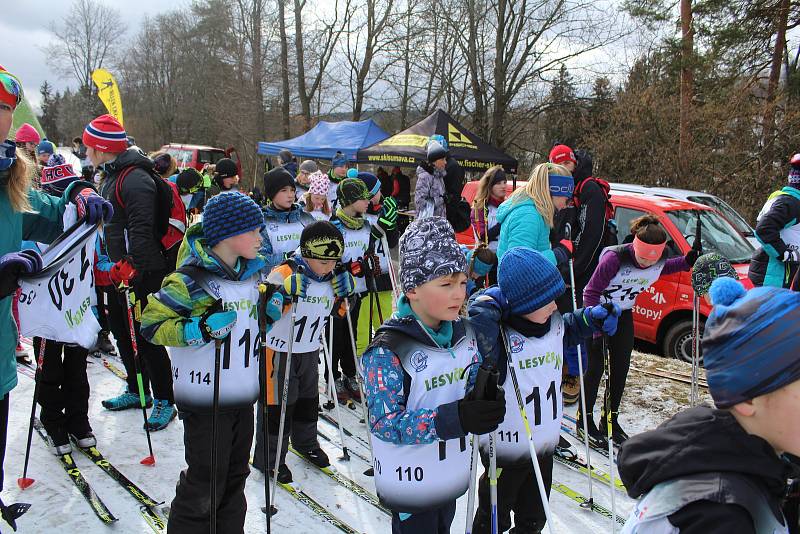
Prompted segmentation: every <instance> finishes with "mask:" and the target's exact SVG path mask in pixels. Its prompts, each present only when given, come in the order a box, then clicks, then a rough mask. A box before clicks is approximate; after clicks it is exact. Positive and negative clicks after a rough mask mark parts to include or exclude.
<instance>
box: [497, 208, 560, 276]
mask: <svg viewBox="0 0 800 534" xmlns="http://www.w3.org/2000/svg"><path fill="white" fill-rule="evenodd" d="M497 222H498V224H500V237H499V243H498V245H497V259H498V260H499V259H501V258H502V257H503V255H504V254H505V253H506V252H507V251H508V250H509V249H511V248H514V247H525V248H530V249H533V250H537V251H539V252H541V253H542V255H543V256H544V257H545V258H547V259H548V260H550V261H551V262H552V263H553V265H557V264H558V263H559V262H558V261H557V259H556V254H555V252H553V250H551V249H550V228H549V227H548V226H547V223H546V222H544V218H542V216H541V215H540V214H539V210H537V209H536V206H535V205H534V203H533V200H532V199H531V198H530V197H528V196H526V195H519V194H517V195H514V196H512V197H510V198H508V199H507V200H506V201H505V202H503V203H502V204H500V207H499V208H497Z"/></svg>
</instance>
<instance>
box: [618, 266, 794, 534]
mask: <svg viewBox="0 0 800 534" xmlns="http://www.w3.org/2000/svg"><path fill="white" fill-rule="evenodd" d="M709 293H710V296H711V301H712V303H713V305H714V308H713V309H712V310H711V315H709V318H708V320H707V321H706V325H705V332H704V334H703V341H702V347H703V361H704V364H705V368H706V376H707V378H708V390H709V393H710V394H711V397H712V398H713V399H714V404H715V405H716V408H712V407H708V406H697V407H694V408H690V409H688V410H684V411H683V412H680V413H679V414H677V415H675V416H674V417H672V418H671V419H669V420H668V421H666V422H665V423H663V424H662V425H661V426H659V427H658V428H657V429H655V430H651V431H649V432H644V433H642V434H639V435H637V436H634V437H632V438H630V439H629V440H628V441H626V442H625V443H624V444H623V445H622V447H621V449H620V452H619V455H618V456H617V461H618V466H619V473H620V477H621V478H622V481H623V482H624V483H625V487H626V488H627V489H628V494H629V495H630V496H631V497H634V498H639V497H641V498H640V500H639V502H638V503H637V504H636V506H635V507H634V509H633V511H632V512H631V515H630V517H629V518H628V521H627V523H626V524H625V528H624V530H623V532H626V533H635V532H681V534H687V533H688V534H697V533H702V534H716V533H718V534H730V533H732V532H736V533H737V534H740V533H741V534H756V533H766V532H769V533H777V532H781V533H784V532H796V531H797V528H798V524H797V503H796V501H795V502H794V504H793V508H794V509H793V510H791V514H789V513H787V514H786V515H784V514H783V513H782V512H781V506H782V504H783V502H784V496H785V495H786V489H787V480H788V479H789V478H797V477H798V470H797V466H796V465H793V464H792V463H790V462H789V461H788V460H787V457H788V455H795V456H797V455H800V409H798V406H800V359H799V358H798V357H797V338H798V333H799V332H798V326H797V325H798V324H800V294H799V293H796V292H793V291H789V290H786V289H781V288H774V287H758V288H755V289H752V290H750V291H747V292H746V291H745V289H744V287H742V285H741V284H740V283H739V282H738V281H737V280H734V279H733V278H728V277H722V278H719V279H717V280H715V281H714V282H713V283H712V284H711V289H710V292H709ZM784 510H786V508H784ZM791 516H793V517H792V519H791V522H789V521H788V520H787V519H788V518H789V517H791Z"/></svg>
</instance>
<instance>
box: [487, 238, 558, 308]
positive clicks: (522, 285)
mask: <svg viewBox="0 0 800 534" xmlns="http://www.w3.org/2000/svg"><path fill="white" fill-rule="evenodd" d="M497 285H499V286H500V290H501V291H502V292H503V295H504V296H505V297H506V299H508V304H509V305H510V306H511V313H512V314H514V315H525V314H528V313H531V312H533V311H536V310H538V309H539V308H541V307H542V306H544V305H545V304H548V303H549V302H552V301H554V300H555V299H557V298H558V297H560V296H561V294H562V293H564V291H565V290H566V286H565V285H564V280H563V279H562V278H561V273H559V272H558V269H556V266H555V265H553V264H552V263H550V261H548V260H547V258H545V257H544V256H543V255H542V254H540V253H539V252H536V251H535V250H532V249H529V248H524V247H514V248H512V249H510V250H509V251H508V252H506V253H505V255H504V256H503V257H502V258H501V259H500V266H499V267H498V268H497Z"/></svg>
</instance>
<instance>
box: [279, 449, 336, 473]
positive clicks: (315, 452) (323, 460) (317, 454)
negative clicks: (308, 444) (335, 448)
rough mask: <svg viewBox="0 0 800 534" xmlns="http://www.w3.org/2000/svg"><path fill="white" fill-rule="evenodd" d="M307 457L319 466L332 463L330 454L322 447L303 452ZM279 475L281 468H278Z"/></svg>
mask: <svg viewBox="0 0 800 534" xmlns="http://www.w3.org/2000/svg"><path fill="white" fill-rule="evenodd" d="M300 454H302V455H303V456H304V457H305V458H307V459H308V460H309V461H310V462H311V463H312V464H314V465H316V466H317V467H328V466H329V465H331V462H330V460H329V459H328V455H327V454H325V451H323V450H322V449H320V448H319V447H317V448H315V449H311V450H310V451H305V452H301V453H300ZM278 475H279V476H280V469H278Z"/></svg>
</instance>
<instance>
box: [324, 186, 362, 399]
mask: <svg viewBox="0 0 800 534" xmlns="http://www.w3.org/2000/svg"><path fill="white" fill-rule="evenodd" d="M337 191H338V193H337V194H338V198H339V200H338V207H337V208H336V213H335V215H334V216H333V217H331V222H332V223H333V224H334V225H335V226H336V227H337V228H338V229H339V231H340V232H342V236H344V254H343V255H342V263H343V264H344V265H345V267H346V268H347V270H348V271H349V272H350V274H352V275H353V276H354V277H355V281H356V283H355V292H356V294H357V298H356V299H355V302H354V303H353V304H352V305H351V306H350V320H351V321H352V324H353V329H354V330H355V331H354V332H353V335H354V336H356V337H358V329H357V326H358V316H359V313H358V312H359V302H360V300H359V299H360V298H363V296H364V295H366V292H367V280H366V276H365V270H366V267H365V266H364V257H365V256H366V255H367V250H368V249H369V241H370V234H371V228H370V224H369V222H368V221H367V220H366V219H365V218H364V214H365V213H366V211H367V208H368V207H369V199H370V198H372V195H371V194H370V192H369V190H368V189H367V186H366V185H365V184H364V182H362V181H361V180H359V179H358V178H345V179H344V180H342V181H341V182H340V183H339V187H337ZM354 343H355V340H354V339H351V338H350V328H349V326H348V324H347V318H346V317H345V318H334V319H333V354H331V358H332V361H333V377H334V380H335V386H336V396H337V398H338V399H339V402H342V403H344V402H347V400H348V399H351V398H352V399H353V400H355V401H356V402H359V401H360V400H361V391H360V389H359V387H358V380H357V379H356V361H355V358H356V355H355V354H353V344H354ZM340 363H341V367H342V370H341V372H340V371H339V365H340ZM342 373H343V374H344V376H342Z"/></svg>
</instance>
